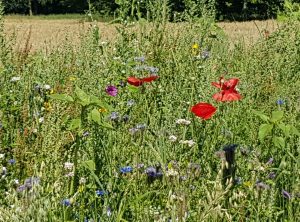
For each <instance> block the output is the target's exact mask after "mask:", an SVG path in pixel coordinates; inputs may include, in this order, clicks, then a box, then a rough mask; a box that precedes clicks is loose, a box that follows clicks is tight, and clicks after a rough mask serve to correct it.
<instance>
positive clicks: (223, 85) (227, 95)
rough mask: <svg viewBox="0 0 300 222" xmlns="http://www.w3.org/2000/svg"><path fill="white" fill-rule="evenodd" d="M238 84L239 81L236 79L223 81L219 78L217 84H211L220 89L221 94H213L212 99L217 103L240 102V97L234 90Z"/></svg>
mask: <svg viewBox="0 0 300 222" xmlns="http://www.w3.org/2000/svg"><path fill="white" fill-rule="evenodd" d="M238 82H239V79H237V78H232V79H229V80H227V81H225V80H224V78H223V77H220V81H219V83H217V82H213V83H212V85H213V86H215V87H217V88H220V89H221V92H218V93H216V94H214V95H213V98H214V99H215V100H216V101H218V102H226V101H229V102H230V101H235V100H240V99H241V98H242V96H241V95H240V94H239V93H238V92H237V91H236V89H235V87H236V85H237V84H238Z"/></svg>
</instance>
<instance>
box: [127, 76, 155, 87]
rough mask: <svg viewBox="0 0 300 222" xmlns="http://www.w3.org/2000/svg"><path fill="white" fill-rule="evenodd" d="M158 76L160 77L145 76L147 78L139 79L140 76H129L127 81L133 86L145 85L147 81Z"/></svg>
mask: <svg viewBox="0 0 300 222" xmlns="http://www.w3.org/2000/svg"><path fill="white" fill-rule="evenodd" d="M157 78H159V77H158V76H155V75H153V76H149V77H145V78H142V79H139V78H136V77H132V76H131V77H128V78H127V82H128V83H129V84H130V85H133V86H141V85H143V84H144V83H145V82H152V81H154V80H156V79H157Z"/></svg>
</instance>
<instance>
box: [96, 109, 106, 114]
mask: <svg viewBox="0 0 300 222" xmlns="http://www.w3.org/2000/svg"><path fill="white" fill-rule="evenodd" d="M98 111H99V112H100V113H106V112H107V109H105V108H100V109H99V110H98Z"/></svg>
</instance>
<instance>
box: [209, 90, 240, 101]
mask: <svg viewBox="0 0 300 222" xmlns="http://www.w3.org/2000/svg"><path fill="white" fill-rule="evenodd" d="M213 99H214V100H216V101H218V102H226V101H227V102H231V101H236V100H240V99H242V96H241V95H240V94H239V93H238V92H237V91H236V90H234V91H232V92H231V91H229V90H222V91H221V92H218V93H216V94H214V95H213Z"/></svg>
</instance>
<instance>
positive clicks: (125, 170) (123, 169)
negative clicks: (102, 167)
mask: <svg viewBox="0 0 300 222" xmlns="http://www.w3.org/2000/svg"><path fill="white" fill-rule="evenodd" d="M120 172H121V173H123V174H126V173H130V172H132V167H131V166H125V167H121V168H120Z"/></svg>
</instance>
